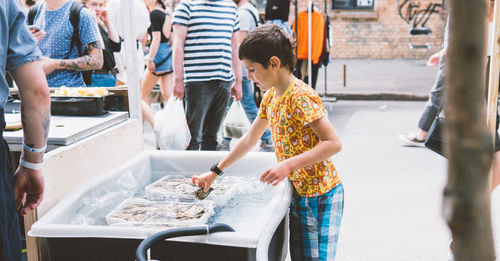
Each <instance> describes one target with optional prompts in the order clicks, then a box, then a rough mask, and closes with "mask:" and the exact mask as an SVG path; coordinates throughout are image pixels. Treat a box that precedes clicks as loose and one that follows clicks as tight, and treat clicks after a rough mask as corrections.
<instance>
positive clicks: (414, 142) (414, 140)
mask: <svg viewBox="0 0 500 261" xmlns="http://www.w3.org/2000/svg"><path fill="white" fill-rule="evenodd" d="M399 138H400V139H401V140H402V141H404V142H406V143H407V145H410V146H424V142H425V138H424V137H419V135H417V133H415V132H411V133H408V134H406V135H403V134H399Z"/></svg>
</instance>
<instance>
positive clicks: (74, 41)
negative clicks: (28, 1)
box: [27, 0, 92, 85]
mask: <svg viewBox="0 0 500 261" xmlns="http://www.w3.org/2000/svg"><path fill="white" fill-rule="evenodd" d="M39 7H40V4H36V5H34V6H32V7H30V9H29V11H28V17H27V21H28V24H29V25H32V24H33V22H34V21H35V16H36V14H37V12H38V8H39ZM83 7H84V6H83V4H82V3H80V1H78V0H74V1H73V3H72V4H71V10H70V13H69V22H70V23H71V25H72V26H73V36H72V37H71V44H70V50H69V52H70V53H71V50H72V49H73V46H75V45H76V48H77V50H78V56H79V57H80V56H83V53H82V44H81V42H80V38H79V36H80V32H79V29H78V25H79V23H80V11H81V10H82V8H83ZM68 58H69V55H68V57H66V58H65V59H68ZM81 73H82V76H83V81H84V82H85V84H87V85H89V84H90V82H91V80H92V71H81Z"/></svg>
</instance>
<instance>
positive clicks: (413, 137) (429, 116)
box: [399, 22, 448, 146]
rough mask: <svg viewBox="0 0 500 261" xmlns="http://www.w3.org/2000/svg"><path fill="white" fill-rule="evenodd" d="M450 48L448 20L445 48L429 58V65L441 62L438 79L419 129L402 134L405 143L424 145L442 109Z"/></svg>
mask: <svg viewBox="0 0 500 261" xmlns="http://www.w3.org/2000/svg"><path fill="white" fill-rule="evenodd" d="M447 49H448V22H447V23H446V27H445V30H444V39H443V49H441V50H440V51H439V52H437V53H434V54H433V55H432V56H431V57H430V58H429V60H427V66H436V65H438V64H439V71H438V74H437V76H436V81H435V83H434V86H433V87H432V89H431V91H430V92H429V99H428V100H427V104H426V106H425V108H424V111H423V112H422V115H421V116H420V119H419V121H418V130H417V131H416V132H410V133H408V134H400V135H399V138H400V139H401V140H403V141H404V142H405V143H407V144H409V145H413V146H423V144H424V142H425V139H426V138H427V134H428V133H429V129H430V128H431V125H432V123H433V122H434V119H435V118H436V116H437V115H438V113H439V112H440V111H441V106H442V105H443V104H442V103H443V95H444V88H445V77H446V50H447Z"/></svg>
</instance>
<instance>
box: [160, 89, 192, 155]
mask: <svg viewBox="0 0 500 261" xmlns="http://www.w3.org/2000/svg"><path fill="white" fill-rule="evenodd" d="M154 125H155V132H156V141H157V142H158V146H160V149H162V150H185V149H186V148H187V147H188V146H189V141H190V140H191V133H190V132H189V127H188V125H187V121H186V115H185V114H184V107H183V106H182V100H179V99H176V98H175V97H173V96H171V97H170V99H168V102H167V104H166V105H165V107H164V108H163V110H161V111H158V112H157V113H155V116H154Z"/></svg>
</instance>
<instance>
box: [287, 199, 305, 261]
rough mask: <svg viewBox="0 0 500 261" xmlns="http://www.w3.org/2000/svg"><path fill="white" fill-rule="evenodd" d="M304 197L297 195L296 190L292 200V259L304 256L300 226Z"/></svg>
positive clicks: (290, 224)
mask: <svg viewBox="0 0 500 261" xmlns="http://www.w3.org/2000/svg"><path fill="white" fill-rule="evenodd" d="M301 200H302V198H301V197H300V196H299V195H297V192H295V191H294V194H293V196H292V201H291V202H290V212H289V214H288V217H289V224H288V226H289V231H290V235H289V237H290V239H289V240H290V258H291V260H292V261H302V260H304V256H303V254H302V253H303V251H302V249H303V244H302V229H301V226H300V219H301V215H300V213H301V211H300V201H301Z"/></svg>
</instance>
